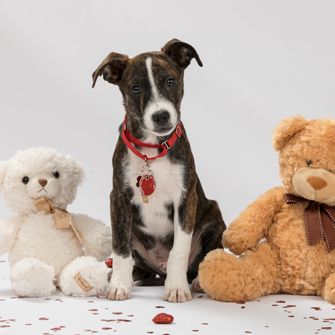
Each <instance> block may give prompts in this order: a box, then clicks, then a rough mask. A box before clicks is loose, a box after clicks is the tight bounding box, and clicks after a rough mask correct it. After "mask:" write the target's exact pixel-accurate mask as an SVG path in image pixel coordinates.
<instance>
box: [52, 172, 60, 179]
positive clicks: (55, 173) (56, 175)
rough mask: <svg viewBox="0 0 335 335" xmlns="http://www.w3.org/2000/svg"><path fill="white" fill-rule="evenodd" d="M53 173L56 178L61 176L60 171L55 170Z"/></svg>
mask: <svg viewBox="0 0 335 335" xmlns="http://www.w3.org/2000/svg"><path fill="white" fill-rule="evenodd" d="M52 174H53V176H54V177H55V178H56V179H58V178H59V176H60V174H59V172H58V171H54V172H52Z"/></svg>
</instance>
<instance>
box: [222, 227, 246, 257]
mask: <svg viewBox="0 0 335 335" xmlns="http://www.w3.org/2000/svg"><path fill="white" fill-rule="evenodd" d="M222 244H223V246H224V247H226V248H228V249H229V250H230V251H232V252H233V253H234V254H235V255H241V254H242V253H244V252H245V251H246V250H247V249H248V247H249V246H248V243H247V242H246V241H245V234H243V231H237V230H233V229H229V228H228V229H227V230H226V231H225V232H224V233H223V238H222Z"/></svg>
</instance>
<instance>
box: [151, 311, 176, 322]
mask: <svg viewBox="0 0 335 335" xmlns="http://www.w3.org/2000/svg"><path fill="white" fill-rule="evenodd" d="M173 320H174V317H173V316H172V315H171V314H167V313H159V314H157V315H156V316H155V317H154V318H153V319H152V321H153V322H154V323H157V324H169V323H172V322H173Z"/></svg>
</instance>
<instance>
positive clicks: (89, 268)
mask: <svg viewBox="0 0 335 335" xmlns="http://www.w3.org/2000/svg"><path fill="white" fill-rule="evenodd" d="M108 272H109V269H108V268H107V267H106V265H105V264H104V263H100V262H98V261H97V260H96V259H95V258H94V257H90V256H83V257H78V258H76V259H75V260H74V261H72V262H71V263H70V264H68V265H67V266H66V267H65V268H64V270H63V271H62V273H61V274H60V277H59V287H60V288H61V290H62V291H63V292H64V293H65V294H66V295H72V296H77V297H80V296H100V297H104V296H106V291H107V287H108Z"/></svg>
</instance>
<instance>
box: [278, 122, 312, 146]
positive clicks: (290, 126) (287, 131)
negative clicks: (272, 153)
mask: <svg viewBox="0 0 335 335" xmlns="http://www.w3.org/2000/svg"><path fill="white" fill-rule="evenodd" d="M307 125H308V121H307V120H306V119H304V118H303V117H302V116H293V117H291V118H288V119H285V120H283V121H282V122H281V123H279V125H278V126H277V127H276V129H275V131H274V133H273V139H272V144H273V147H274V148H275V149H276V150H277V151H280V150H282V149H283V148H284V147H285V145H286V144H287V142H288V141H289V140H290V139H291V138H292V137H293V136H294V135H296V134H297V133H299V132H300V131H302V130H304V129H305V127H306V126H307Z"/></svg>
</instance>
